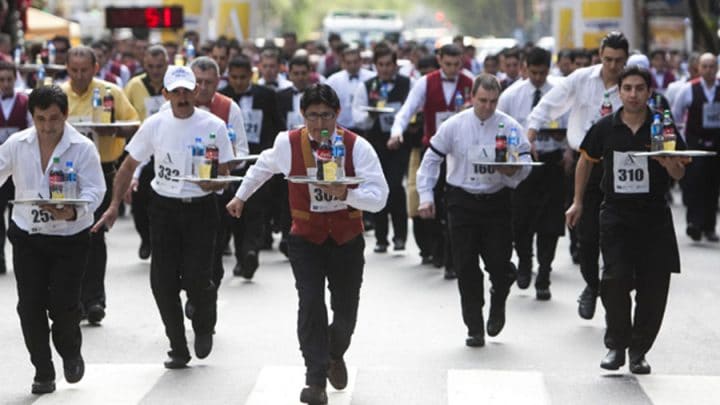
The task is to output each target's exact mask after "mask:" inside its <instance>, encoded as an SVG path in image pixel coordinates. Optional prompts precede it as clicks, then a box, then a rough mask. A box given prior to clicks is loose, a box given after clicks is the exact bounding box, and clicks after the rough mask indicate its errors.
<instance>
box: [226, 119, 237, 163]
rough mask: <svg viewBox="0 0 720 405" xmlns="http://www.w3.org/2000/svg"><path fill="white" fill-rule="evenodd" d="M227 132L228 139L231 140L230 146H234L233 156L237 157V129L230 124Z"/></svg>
mask: <svg viewBox="0 0 720 405" xmlns="http://www.w3.org/2000/svg"><path fill="white" fill-rule="evenodd" d="M227 132H228V139H230V146H232V152H233V156H235V143H236V142H237V134H236V133H235V128H233V125H232V124H228V126H227Z"/></svg>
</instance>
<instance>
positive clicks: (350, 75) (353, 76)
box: [346, 70, 360, 80]
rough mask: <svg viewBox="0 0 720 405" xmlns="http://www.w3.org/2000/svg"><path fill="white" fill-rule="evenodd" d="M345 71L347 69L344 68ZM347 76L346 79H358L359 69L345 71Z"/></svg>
mask: <svg viewBox="0 0 720 405" xmlns="http://www.w3.org/2000/svg"><path fill="white" fill-rule="evenodd" d="M346 72H347V70H346ZM347 76H348V80H352V79H356V80H360V71H359V70H358V72H357V73H350V72H347Z"/></svg>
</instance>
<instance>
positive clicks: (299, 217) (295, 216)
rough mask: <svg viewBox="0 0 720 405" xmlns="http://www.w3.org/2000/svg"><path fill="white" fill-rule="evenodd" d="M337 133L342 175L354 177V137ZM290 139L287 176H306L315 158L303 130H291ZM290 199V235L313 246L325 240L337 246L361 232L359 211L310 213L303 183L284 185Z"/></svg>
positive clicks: (355, 136) (361, 224)
mask: <svg viewBox="0 0 720 405" xmlns="http://www.w3.org/2000/svg"><path fill="white" fill-rule="evenodd" d="M337 133H338V134H340V135H342V137H343V143H344V144H345V157H346V159H345V174H346V175H347V176H354V175H355V166H354V165H353V162H352V155H353V146H354V145H355V140H356V139H357V135H355V134H354V133H352V132H350V131H348V130H344V129H341V128H338V129H337ZM288 136H289V138H290V151H291V165H290V173H289V175H290V176H306V175H307V169H308V168H311V167H315V157H314V156H313V153H312V148H311V147H310V137H309V135H308V132H307V128H300V129H295V130H292V131H290V132H289V133H288ZM288 194H289V197H290V215H291V216H292V227H291V228H290V233H291V234H293V235H297V236H300V237H302V238H304V239H306V240H308V241H310V242H312V243H315V244H317V245H320V244H322V243H323V242H325V241H326V240H327V238H328V237H330V238H332V239H333V240H334V241H335V242H336V243H337V244H338V245H342V244H345V243H347V242H349V241H350V240H352V239H353V238H355V237H356V236H358V235H360V234H361V233H362V232H363V222H362V211H359V210H356V209H354V208H348V209H346V210H340V211H335V212H311V211H310V191H309V188H308V185H307V184H296V183H292V182H288Z"/></svg>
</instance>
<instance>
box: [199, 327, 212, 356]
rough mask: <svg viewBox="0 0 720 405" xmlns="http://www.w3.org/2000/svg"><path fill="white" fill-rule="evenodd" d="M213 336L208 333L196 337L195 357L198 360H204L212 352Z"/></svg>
mask: <svg viewBox="0 0 720 405" xmlns="http://www.w3.org/2000/svg"><path fill="white" fill-rule="evenodd" d="M212 346H213V335H212V333H207V334H204V335H195V355H196V356H197V358H198V359H204V358H205V357H207V356H208V355H209V354H210V352H211V351H212Z"/></svg>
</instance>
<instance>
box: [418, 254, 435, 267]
mask: <svg viewBox="0 0 720 405" xmlns="http://www.w3.org/2000/svg"><path fill="white" fill-rule="evenodd" d="M420 264H421V265H423V266H426V265H429V264H433V258H432V256H422V259H420Z"/></svg>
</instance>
